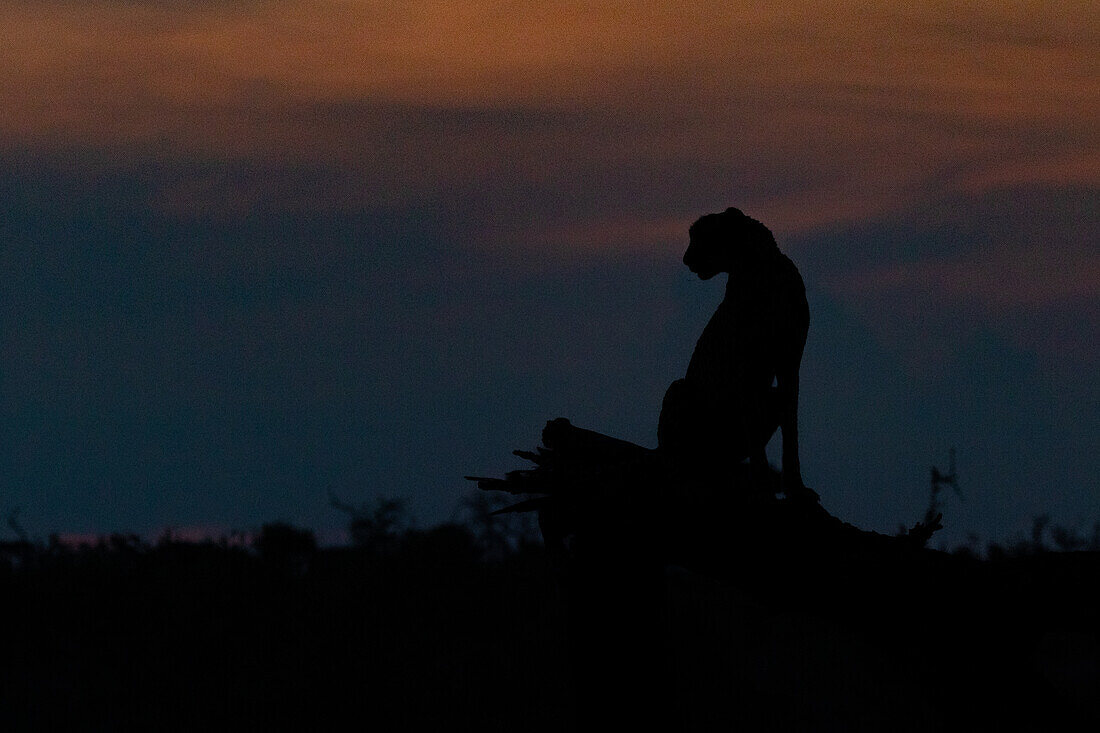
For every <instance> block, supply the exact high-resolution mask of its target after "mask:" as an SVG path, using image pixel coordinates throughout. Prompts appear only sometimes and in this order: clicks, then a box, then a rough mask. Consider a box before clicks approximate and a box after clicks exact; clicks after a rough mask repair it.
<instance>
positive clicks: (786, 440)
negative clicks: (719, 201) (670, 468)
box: [657, 207, 817, 501]
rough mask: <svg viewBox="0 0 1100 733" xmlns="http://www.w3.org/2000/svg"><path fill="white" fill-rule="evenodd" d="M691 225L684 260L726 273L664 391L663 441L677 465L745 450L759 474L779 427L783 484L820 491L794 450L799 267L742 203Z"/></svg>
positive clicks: (710, 461) (801, 315)
mask: <svg viewBox="0 0 1100 733" xmlns="http://www.w3.org/2000/svg"><path fill="white" fill-rule="evenodd" d="M689 235H690V243H689V245H688V248H687V252H685V253H684V264H685V265H687V266H688V268H690V269H691V271H692V272H693V273H695V274H697V275H698V276H699V279H701V280H708V279H710V278H712V277H714V276H715V275H717V274H718V273H720V272H726V273H729V279H728V281H727V283H726V295H725V298H724V299H723V301H722V303H721V304H720V305H719V306H718V310H717V311H715V313H714V315H713V316H712V317H711V319H710V322H709V323H707V325H706V328H704V329H703V334H702V335H701V336H700V337H699V341H698V343H697V344H696V345H695V351H694V352H693V353H692V355H691V361H690V363H689V364H688V368H687V373H686V374H685V376H684V378H683V379H678V380H676V381H675V382H673V383H672V385H671V386H670V387H669V388H668V391H667V392H666V393H665V398H664V402H663V404H662V406H661V416H660V421H659V423H658V429H657V436H658V443H659V447H660V450H661V451H662V452H664V453H665V454H666V455H669V456H671V458H672V460H673V461H674V462H675V464H676V465H677V466H678V468H680V469H684V470H689V471H693V472H701V473H707V474H711V475H717V474H722V473H724V472H728V471H729V470H730V469H731V467H732V466H733V465H735V464H737V463H741V462H742V461H744V460H745V459H746V458H747V459H748V460H749V462H750V464H751V468H752V473H753V474H754V475H755V476H757V477H759V478H761V479H763V478H764V477H766V476H768V475H769V473H770V472H769V471H768V463H767V456H766V454H765V446H766V445H767V443H768V441H769V440H770V439H771V436H772V435H773V434H774V433H775V431H776V430H777V429H780V430H782V435H783V443H782V452H783V459H782V476H783V480H782V490H783V491H784V493H785V494H786V495H787V497H788V498H792V499H800V500H813V501H816V500H817V495H816V494H815V493H814V492H813V491H811V490H810V489H808V488H806V487H805V485H804V484H803V482H802V473H801V468H800V466H799V460H798V370H799V366H800V364H801V362H802V351H803V348H804V347H805V345H806V334H807V332H808V330H809V325H810V309H809V306H808V304H807V302H806V287H805V284H804V283H803V281H802V276H801V275H800V274H799V272H798V268H797V267H795V265H794V263H793V262H791V260H790V259H789V258H788V257H787V256H786V255H784V254H783V253H782V252H780V251H779V247H778V246H777V245H776V242H775V238H774V237H773V236H772V233H771V231H769V230H768V228H767V227H765V226H764V225H763V224H761V223H760V222H759V221H757V220H756V219H753V218H751V217H749V216H746V215H745V214H744V213H742V212H741V211H740V210H739V209H735V208H732V207H731V208H729V209H726V210H725V211H724V212H722V213H720V214H707V215H705V216H702V217H700V218H699V219H698V220H697V221H696V222H695V223H694V224H692V225H691V228H690V229H689Z"/></svg>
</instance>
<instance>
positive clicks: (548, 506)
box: [468, 418, 1100, 730]
mask: <svg viewBox="0 0 1100 733" xmlns="http://www.w3.org/2000/svg"><path fill="white" fill-rule="evenodd" d="M542 443H543V445H542V446H540V447H538V448H536V449H535V450H533V451H523V450H520V451H515V453H516V455H518V456H519V457H521V458H524V459H526V460H529V461H531V462H532V463H533V464H534V467H533V468H528V469H521V470H517V471H512V472H510V473H508V474H507V475H506V476H504V477H503V478H489V477H468V478H471V479H472V480H476V481H477V482H478V486H479V487H480V488H482V489H486V490H490V491H504V492H508V493H510V494H515V495H518V496H522V497H524V498H522V500H521V501H519V502H518V503H516V504H514V505H512V506H510V507H508V508H506V509H504V510H502V511H503V512H527V511H534V512H537V513H538V516H539V524H540V527H541V529H542V533H543V537H544V541H545V543H546V545H547V547H548V548H549V549H550V550H551V551H552V552H553V553H554V555H555V556H556V557H557V559H558V561H559V567H560V568H561V582H562V587H563V589H564V591H565V594H566V600H567V603H568V605H569V607H570V614H571V619H572V621H571V635H572V640H573V650H574V658H575V660H576V663H575V669H576V677H577V685H578V694H579V695H580V699H581V703H582V710H584V711H586V713H585V714H586V715H588V716H589V717H590V718H591V721H590V722H592V723H593V724H599V723H608V722H611V721H612V720H619V721H621V720H622V719H623V718H624V716H625V717H626V718H627V719H629V718H631V717H633V718H635V719H636V720H635V722H643V721H646V720H652V719H654V717H657V718H661V717H663V718H665V720H666V722H670V723H672V724H674V721H675V718H676V711H675V704H674V701H669V700H667V699H666V698H667V693H666V692H665V691H666V690H667V689H668V686H667V685H666V684H665V683H666V682H667V679H665V677H664V674H665V672H664V666H663V665H664V663H665V661H666V660H665V658H664V656H663V655H662V652H661V635H662V629H663V624H664V621H663V619H664V615H663V613H664V612H663V601H662V598H663V595H662V594H663V592H664V590H663V585H662V580H661V579H662V577H663V576H662V574H661V569H662V568H664V567H666V566H667V565H675V566H679V567H681V568H684V569H686V570H688V571H691V572H694V573H699V574H701V575H704V576H707V577H710V578H715V579H718V580H720V581H722V582H724V583H729V584H732V585H735V586H737V587H738V588H741V589H744V590H746V591H748V592H751V593H752V594H753V595H754V596H755V597H756V598H758V599H760V600H761V601H762V602H764V603H766V604H767V605H768V606H769V607H770V608H773V609H775V610H776V611H777V612H783V611H794V612H798V613H807V614H812V615H816V616H822V617H827V618H829V619H832V620H833V621H835V622H837V623H840V624H843V625H845V626H847V627H850V628H853V629H856V630H858V631H859V633H860V634H862V635H865V636H866V637H867V638H869V639H872V640H874V641H875V642H876V643H878V644H880V645H881V646H882V648H885V649H889V650H890V653H891V654H892V655H893V658H894V659H895V660H896V662H897V663H898V664H904V665H911V666H914V667H915V668H917V669H919V670H920V671H921V675H922V676H923V677H924V678H925V679H927V680H928V690H927V693H928V694H929V695H930V696H933V697H935V698H936V700H937V706H938V709H940V710H941V711H942V712H943V721H944V727H945V729H955V728H957V727H966V728H968V729H971V730H972V729H975V728H978V729H980V728H982V727H984V726H985V725H987V724H988V725H989V726H995V725H999V724H1001V723H1004V722H1006V721H1008V720H1011V721H1012V722H1013V723H1020V722H1025V723H1028V724H1033V725H1036V726H1039V725H1041V726H1043V727H1045V728H1046V729H1051V728H1052V727H1053V728H1054V729H1059V728H1063V727H1069V726H1071V725H1074V724H1077V723H1079V722H1082V721H1090V722H1091V721H1093V720H1094V719H1096V718H1097V717H1098V716H1097V708H1096V703H1095V700H1093V699H1091V697H1090V698H1089V699H1084V700H1082V699H1075V694H1076V693H1075V692H1074V690H1072V689H1071V690H1069V691H1068V692H1067V691H1066V690H1065V689H1061V690H1060V689H1057V686H1056V685H1054V684H1052V683H1051V681H1050V680H1049V679H1048V677H1049V675H1046V677H1044V673H1043V670H1042V669H1040V668H1039V666H1037V665H1036V663H1035V654H1036V652H1035V650H1036V649H1037V648H1038V647H1039V646H1040V645H1041V643H1042V642H1043V639H1044V638H1048V637H1049V635H1050V634H1052V633H1060V632H1062V633H1064V632H1071V633H1075V634H1078V635H1079V636H1078V637H1074V638H1079V639H1081V640H1083V641H1082V643H1092V644H1095V640H1096V631H1097V621H1098V610H1100V603H1098V597H1097V581H1098V580H1100V553H1094V552H1073V553H1044V554H1040V555H1035V556H1033V557H1027V558H1017V559H1004V560H999V561H996V562H994V561H989V560H982V559H979V558H975V557H973V556H965V555H954V554H950V553H947V552H943V551H938V550H933V549H929V548H928V547H927V546H926V545H927V541H928V539H929V538H930V537H931V536H932V534H933V533H934V532H935V531H936V530H937V529H939V527H940V524H939V519H940V517H938V516H930V517H926V518H925V519H924V520H923V521H922V522H918V523H917V524H916V525H914V527H913V528H912V529H910V530H909V531H908V532H905V533H903V534H901V535H899V536H890V535H884V534H880V533H876V532H870V531H865V530H861V529H859V528H857V527H855V526H852V525H851V524H847V523H845V522H843V521H842V520H841V519H839V518H837V517H834V516H832V515H830V514H829V513H828V512H827V511H826V510H825V509H824V508H822V507H821V505H820V504H818V503H814V502H807V501H792V500H788V499H786V498H784V497H783V496H782V495H781V494H780V493H779V485H780V481H779V477H778V475H776V474H775V473H774V472H773V473H772V474H769V475H767V476H763V477H762V476H760V475H758V474H757V475H753V472H752V471H751V470H750V468H749V466H748V465H747V464H743V463H735V464H732V465H724V464H722V463H721V462H720V461H714V462H712V463H711V464H710V465H708V466H705V467H700V466H683V465H676V464H675V463H674V462H673V461H671V460H669V459H668V458H667V457H666V456H664V455H662V453H661V452H660V451H659V450H655V449H648V448H645V447H642V446H638V445H636V444H633V443H630V442H627V441H622V440H619V439H616V438H612V437H610V436H606V435H603V434H600V433H597V432H594V431H590V430H584V429H581V428H577V427H575V426H573V425H572V424H571V423H570V422H569V421H568V420H566V419H564V418H558V419H556V420H551V421H550V422H548V423H547V425H546V428H545V429H544V431H543V434H542ZM1093 662H1094V663H1093V667H1092V669H1091V672H1090V671H1088V670H1085V671H1083V672H1081V674H1083V675H1085V678H1084V680H1083V681H1084V683H1085V685H1086V688H1087V684H1088V683H1089V681H1090V680H1091V679H1094V678H1095V675H1096V666H1095V658H1093ZM1089 674H1091V675H1093V676H1094V677H1093V678H1089V677H1088V675H1089ZM609 679H610V680H617V681H618V682H620V683H622V684H617V685H614V686H610V685H609V684H608V680H609ZM1097 682H1098V684H1100V679H1097ZM1063 687H1064V686H1063ZM1070 687H1073V685H1071V686H1070ZM616 690H617V691H616ZM662 700H664V701H665V704H662V703H661V702H660V701H662ZM1052 716H1060V717H1052Z"/></svg>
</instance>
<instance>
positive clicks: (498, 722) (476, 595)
mask: <svg viewBox="0 0 1100 733" xmlns="http://www.w3.org/2000/svg"><path fill="white" fill-rule="evenodd" d="M304 537H305V535H304V534H303V535H301V536H295V535H283V536H282V537H281V539H280V538H279V537H276V538H275V541H270V542H268V544H267V545H258V548H259V551H257V549H255V548H242V547H236V548H234V547H230V546H227V545H225V544H220V545H219V544H215V543H208V544H188V543H179V542H161V543H160V544H158V545H155V546H147V545H144V544H141V543H140V542H136V541H134V540H133V539H132V538H131V539H127V538H116V539H115V540H114V542H113V543H111V542H105V543H104V544H102V545H100V546H98V547H85V548H82V549H79V550H74V549H66V548H63V547H60V546H56V545H55V546H53V547H36V548H31V549H30V550H28V551H27V552H25V553H24V554H22V555H17V554H11V553H9V557H8V562H7V563H5V564H0V594H2V599H3V604H4V608H5V616H6V620H5V622H4V623H3V625H2V626H0V640H2V641H0V643H2V646H3V665H2V668H0V674H2V677H0V685H2V686H0V727H2V728H3V729H4V730H13V731H18V730H35V731H39V730H62V729H67V730H126V729H139V728H140V729H148V730H230V729H233V730H261V729H275V730H282V729H291V730H293V729H301V730H322V731H323V730H349V729H350V730H368V729H373V730H427V729H432V728H434V729H437V730H473V729H477V730H485V731H492V730H524V731H539V730H554V731H561V730H571V729H575V728H577V727H578V710H577V703H576V696H575V694H574V690H573V687H572V683H571V676H570V664H569V657H568V654H569V652H568V632H567V620H566V615H565V612H564V607H563V596H562V594H561V592H560V591H559V589H558V585H557V583H556V576H555V571H554V568H553V567H552V563H551V562H550V560H549V557H548V556H547V555H546V553H545V552H544V551H543V550H542V548H541V546H539V545H538V544H537V543H527V544H522V545H521V546H520V547H519V548H518V549H513V550H512V551H509V552H506V553H503V555H502V556H498V557H497V559H494V560H488V559H485V558H484V557H483V553H482V551H481V550H480V549H479V546H478V543H477V542H476V541H475V539H474V535H473V534H472V533H471V532H469V531H467V530H466V529H465V528H463V527H459V526H443V527H439V528H436V529H433V530H429V531H423V532H408V533H405V534H404V535H402V536H401V537H400V538H398V539H395V540H394V541H393V542H392V543H390V544H389V545H387V546H382V547H373V548H333V549H321V550H317V549H315V548H313V546H312V544H311V542H309V541H308V538H305V539H303V538H304ZM667 580H668V586H667V588H668V590H667V595H668V602H669V614H668V626H669V634H668V642H667V643H668V648H669V649H670V656H669V659H670V660H671V663H670V667H671V669H670V672H671V674H670V682H669V688H670V689H669V694H670V695H671V697H672V699H674V700H675V701H676V702H675V708H676V709H677V715H678V716H679V718H680V720H681V721H682V722H683V727H685V728H686V729H690V730H710V729H717V728H726V729H737V730H774V731H789V730H807V731H809V730H814V731H822V730H824V731H829V730H836V731H841V730H843V731H851V730H912V731H918V730H919V731H928V730H954V729H958V728H957V727H956V726H955V725H953V719H952V718H951V717H950V713H949V711H947V710H946V709H945V708H944V707H943V706H942V705H940V704H939V703H938V702H937V700H938V699H939V698H937V696H936V695H937V693H936V689H937V688H936V680H935V679H933V676H930V675H929V670H928V669H927V668H922V667H914V666H912V665H909V664H907V663H906V662H905V661H904V657H903V656H899V655H897V654H894V653H893V651H892V650H890V649H884V648H881V647H880V646H876V644H875V642H874V641H873V640H872V639H871V638H869V637H865V636H864V635H862V634H861V633H860V631H859V630H858V629H852V628H846V627H844V626H843V625H841V624H838V623H836V622H833V621H829V620H827V619H825V618H823V617H818V616H816V615H813V614H809V613H792V612H789V611H784V610H783V609H777V608H770V607H768V606H766V605H765V604H763V603H761V602H760V601H759V600H758V599H754V598H751V597H749V596H747V595H745V594H743V593H741V592H739V591H737V590H735V589H734V588H731V587H730V586H728V585H726V584H723V583H719V582H717V581H713V580H709V579H707V578H704V577H701V576H698V575H695V574H692V573H689V572H687V571H684V570H679V569H669V571H668V572H667ZM1090 644H1091V645H1092V646H1091V647H1090V646H1089V645H1090ZM1095 645H1096V636H1095V634H1092V635H1091V636H1089V635H1088V634H1085V635H1081V634H1077V635H1076V636H1075V635H1073V634H1070V635H1065V634H1063V635H1061V636H1060V635H1058V634H1054V635H1047V636H1045V637H1044V638H1043V640H1042V644H1041V645H1040V648H1039V649H1038V651H1034V650H1032V651H1029V652H1027V653H1029V654H1032V653H1033V654H1036V655H1037V657H1036V658H1037V667H1038V669H1039V670H1040V672H1041V673H1042V674H1043V675H1044V678H1045V679H1047V680H1048V681H1051V686H1052V689H1054V690H1055V691H1056V692H1055V696H1054V697H1053V698H1050V699H1052V700H1054V701H1055V702H1058V703H1059V704H1062V703H1064V704H1065V705H1070V706H1076V707H1077V708H1079V709H1083V708H1089V707H1090V706H1091V709H1092V711H1093V712H1095V710H1096V707H1095V700H1094V698H1093V693H1094V692H1095V687H1092V688H1091V692H1090V686H1091V685H1093V684H1094V683H1095V681H1096V680H1097V679H1100V677H1098V676H1097V669H1096V660H1097V654H1096V648H1095ZM610 683H611V682H610V681H609V684H610ZM960 697H961V698H963V699H965V692H964V694H963V695H961V696H960ZM1090 701H1091V702H1090ZM648 703H649V701H646V700H639V702H638V704H639V705H642V706H644V705H647V704H648ZM994 717H996V716H994ZM582 718H583V716H582ZM973 719H977V720H982V719H984V715H983V714H982V711H976V714H975V715H974V716H973ZM1075 719H1076V718H1075ZM1056 720H1057V718H1056V717H1055V718H1052V722H1056ZM583 722H584V721H583V719H582V720H581V721H580V725H579V727H581V728H583V727H584V726H583ZM973 728H974V725H973V724H970V725H968V726H967V729H973ZM1048 729H1057V725H1052V727H1051V728H1048Z"/></svg>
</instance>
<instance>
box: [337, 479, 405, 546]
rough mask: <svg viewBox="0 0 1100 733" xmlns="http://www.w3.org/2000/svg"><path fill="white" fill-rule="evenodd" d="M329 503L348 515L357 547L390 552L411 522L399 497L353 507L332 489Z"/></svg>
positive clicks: (350, 530) (352, 537)
mask: <svg viewBox="0 0 1100 733" xmlns="http://www.w3.org/2000/svg"><path fill="white" fill-rule="evenodd" d="M328 498H329V504H330V505H331V506H332V507H333V508H334V509H337V510H338V511H340V512H343V513H344V514H346V515H347V516H348V534H349V535H351V542H352V544H353V545H355V546H356V547H358V548H360V549H363V550H367V551H369V552H372V553H380V554H386V553H390V552H392V551H393V550H394V548H395V547H396V546H397V541H398V538H399V537H400V534H401V532H402V531H403V530H404V529H405V528H406V527H407V524H408V521H407V516H406V512H405V505H404V502H402V501H401V500H400V499H386V498H378V499H375V500H374V502H373V503H370V504H361V505H359V506H353V505H351V504H348V503H346V502H344V501H341V500H340V499H339V498H338V497H337V496H336V495H335V494H334V493H332V492H331V491H330V492H329V494H328Z"/></svg>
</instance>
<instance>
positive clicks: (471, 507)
mask: <svg viewBox="0 0 1100 733" xmlns="http://www.w3.org/2000/svg"><path fill="white" fill-rule="evenodd" d="M510 503H511V502H510V501H509V500H508V499H507V498H506V497H504V496H502V495H500V494H488V493H486V492H484V491H476V492H471V493H469V494H467V495H466V496H465V497H463V499H462V501H461V502H460V503H459V508H458V511H457V513H456V514H457V518H458V520H459V521H460V522H461V523H462V524H464V525H466V526H467V527H469V529H470V531H471V532H472V533H473V537H474V540H475V541H476V543H477V546H478V548H479V549H480V551H481V555H482V557H483V558H485V559H488V560H501V559H503V558H505V557H507V556H508V555H510V554H511V553H513V552H516V551H518V550H520V549H522V548H523V547H525V546H526V545H529V544H533V543H535V542H537V537H538V528H537V526H536V525H535V523H534V521H533V517H532V516H531V515H530V514H516V513H513V514H509V515H507V516H505V515H502V514H500V510H501V509H503V508H505V507H506V506H508V505H509V504H510Z"/></svg>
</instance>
